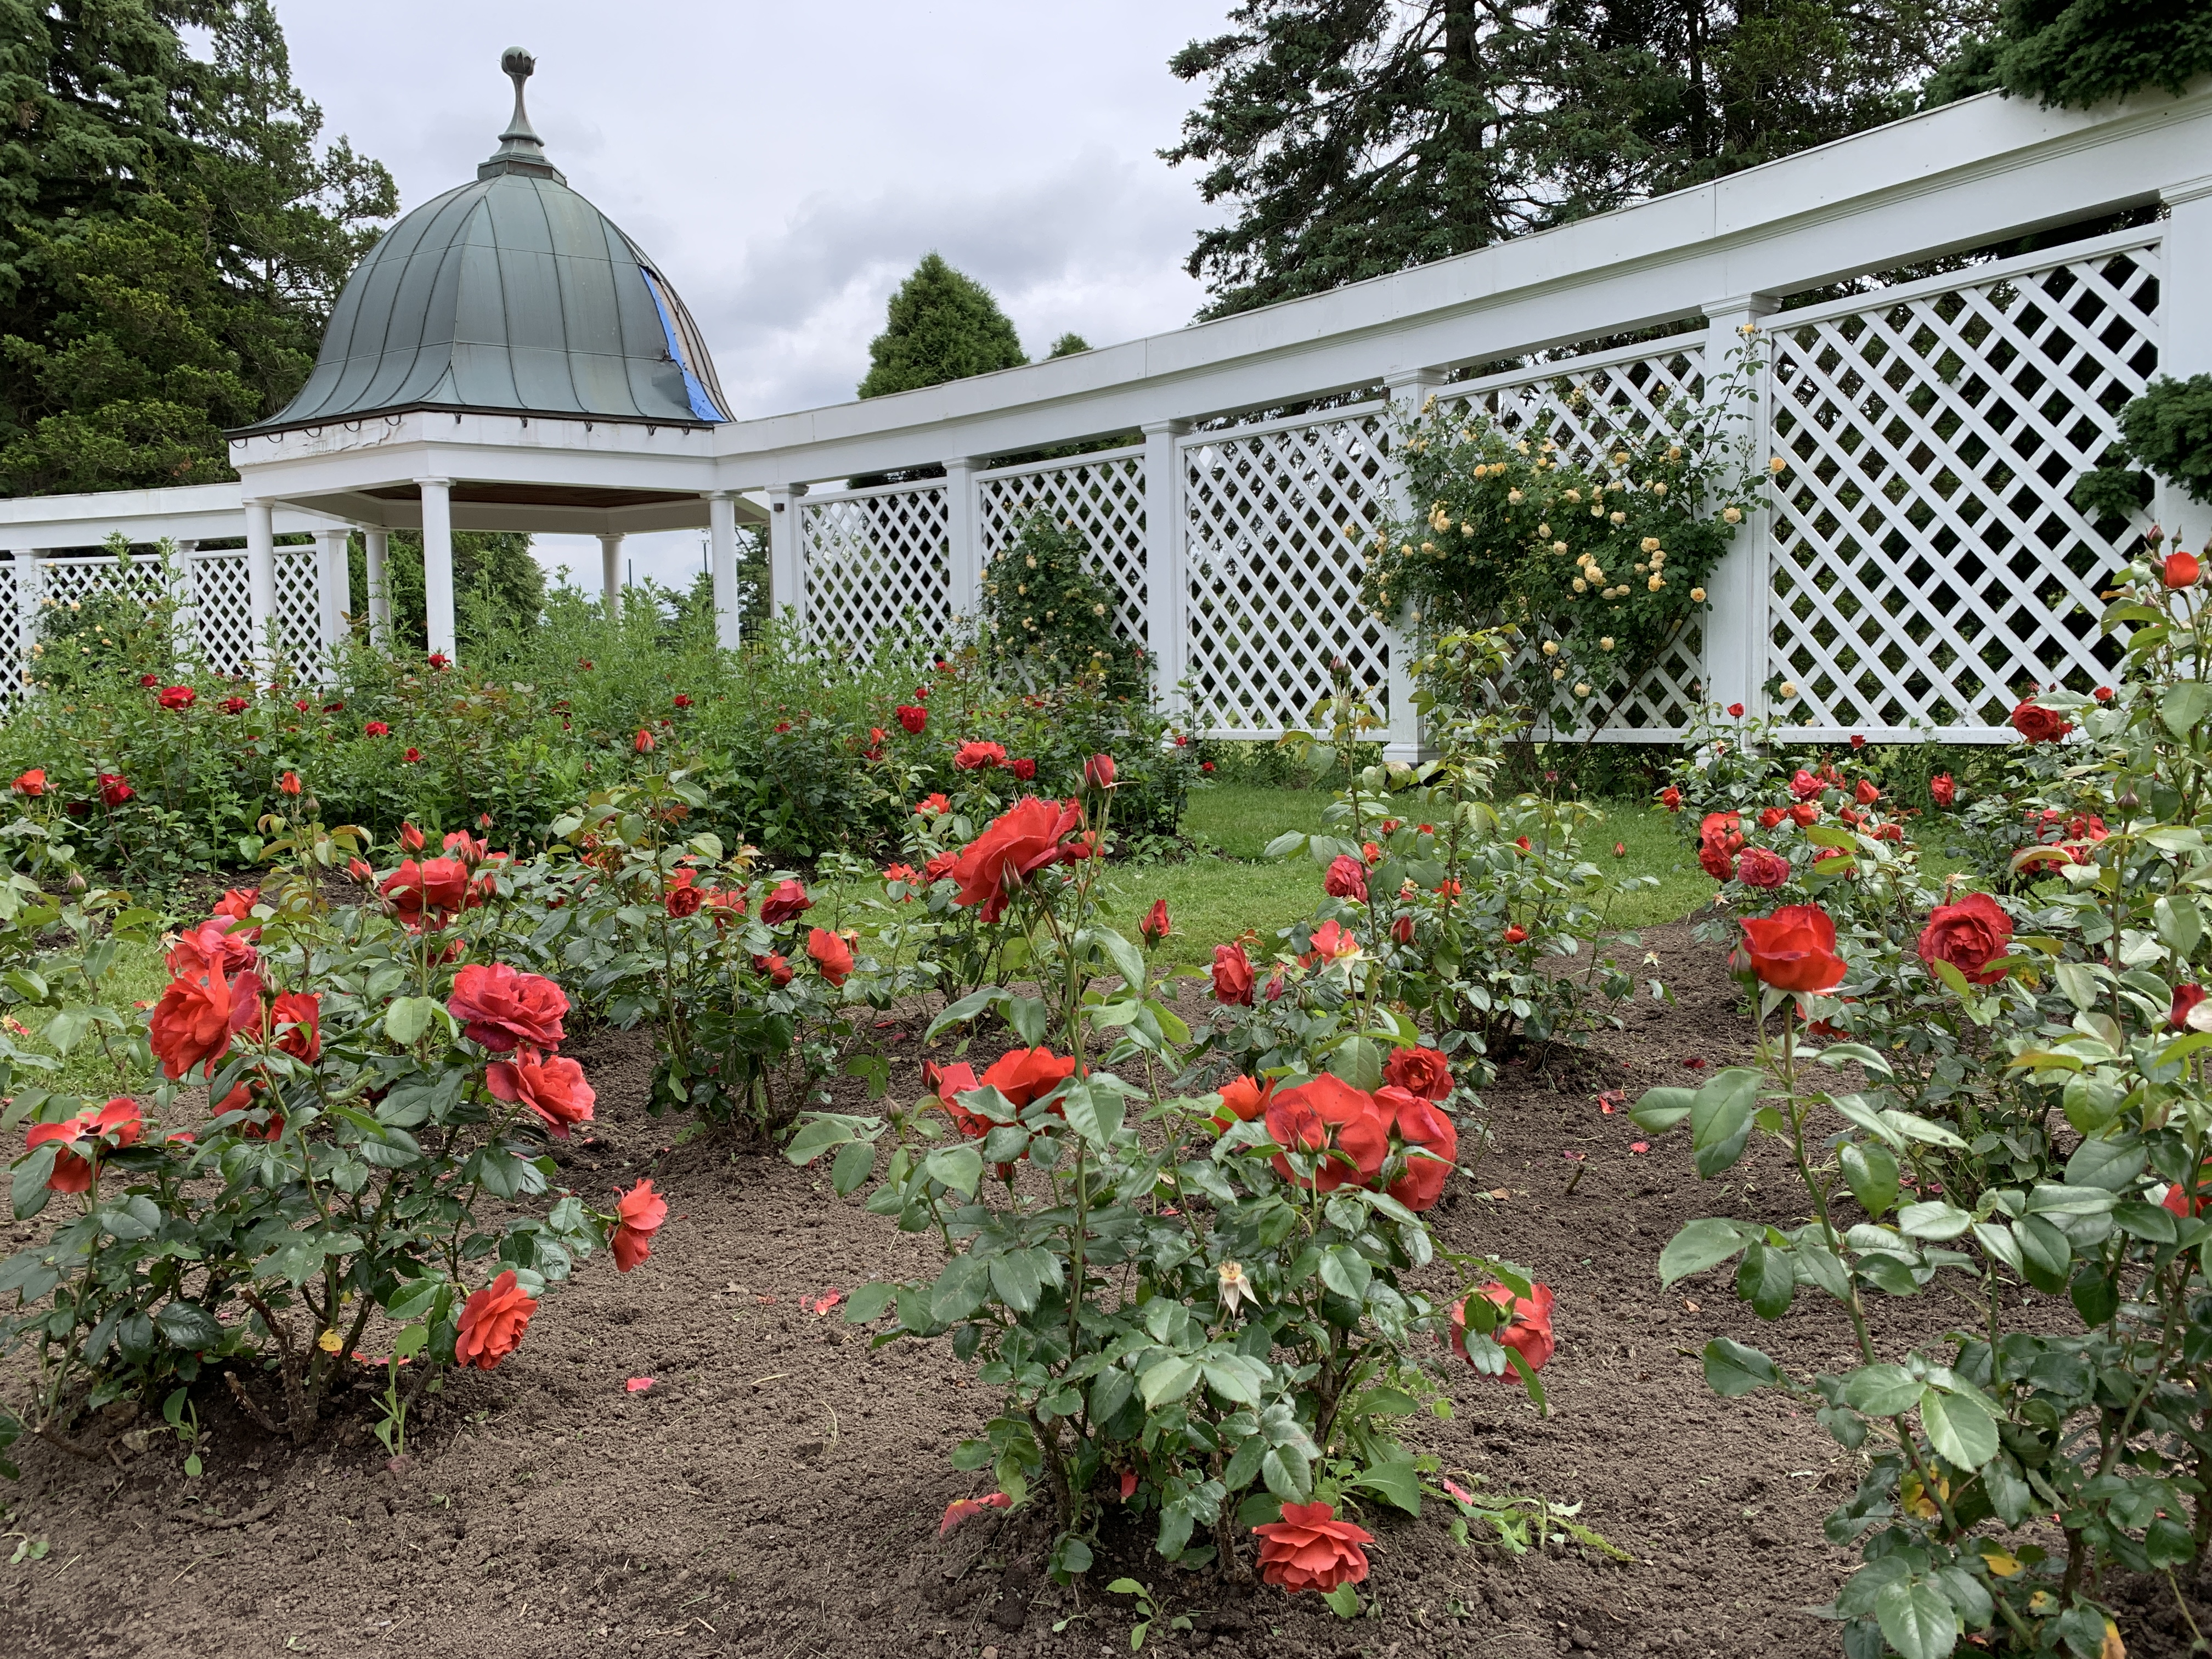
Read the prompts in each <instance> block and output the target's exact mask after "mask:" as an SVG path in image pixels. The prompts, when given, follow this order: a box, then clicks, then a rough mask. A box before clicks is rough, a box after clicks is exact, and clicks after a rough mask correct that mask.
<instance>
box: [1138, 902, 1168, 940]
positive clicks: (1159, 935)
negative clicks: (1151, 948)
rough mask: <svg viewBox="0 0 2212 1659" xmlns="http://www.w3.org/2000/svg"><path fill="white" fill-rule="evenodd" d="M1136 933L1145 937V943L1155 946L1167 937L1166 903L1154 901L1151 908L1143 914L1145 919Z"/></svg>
mask: <svg viewBox="0 0 2212 1659" xmlns="http://www.w3.org/2000/svg"><path fill="white" fill-rule="evenodd" d="M1137 931H1138V932H1139V933H1142V934H1143V935H1144V936H1145V943H1146V944H1147V945H1158V943H1159V942H1160V941H1161V940H1162V939H1165V938H1166V937H1167V936H1168V902H1167V901H1166V900H1165V899H1154V900H1153V901H1152V908H1151V909H1149V910H1147V911H1146V912H1145V919H1144V921H1142V922H1140V923H1139V924H1138V929H1137Z"/></svg>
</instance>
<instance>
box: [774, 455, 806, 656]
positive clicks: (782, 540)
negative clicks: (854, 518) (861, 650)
mask: <svg viewBox="0 0 2212 1659" xmlns="http://www.w3.org/2000/svg"><path fill="white" fill-rule="evenodd" d="M802 489H803V487H802ZM801 493H802V491H801V490H794V489H790V488H788V487H787V486H785V485H781V484H780V485H777V486H775V487H774V488H772V489H769V492H768V579H769V615H770V616H775V617H781V616H782V615H783V614H784V613H785V612H786V611H788V612H789V613H790V616H791V620H792V623H793V625H794V626H795V627H796V628H798V629H799V630H800V632H801V634H802V635H803V634H804V632H805V626H806V583H805V579H804V577H803V576H802V574H801V568H800V556H799V500H800V497H801Z"/></svg>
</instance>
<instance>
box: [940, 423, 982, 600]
mask: <svg viewBox="0 0 2212 1659" xmlns="http://www.w3.org/2000/svg"><path fill="white" fill-rule="evenodd" d="M982 516H983V515H982V502H981V498H980V497H979V496H978V495H977V494H976V489H975V461H974V460H973V459H969V458H965V457H963V458H961V459H955V460H950V461H947V462H945V605H947V607H948V608H949V609H950V610H951V613H952V625H953V627H954V628H956V629H957V628H959V627H961V626H962V625H963V624H964V623H972V622H973V621H974V620H975V618H976V617H978V616H980V615H981V612H982V608H983V525H982Z"/></svg>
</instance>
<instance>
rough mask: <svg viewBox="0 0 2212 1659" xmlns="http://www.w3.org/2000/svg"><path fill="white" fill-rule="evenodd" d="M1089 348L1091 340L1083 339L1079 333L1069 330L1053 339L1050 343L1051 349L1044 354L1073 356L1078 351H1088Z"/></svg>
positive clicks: (1048, 355) (1049, 355)
mask: <svg viewBox="0 0 2212 1659" xmlns="http://www.w3.org/2000/svg"><path fill="white" fill-rule="evenodd" d="M1090 349H1091V342H1090V341H1088V340H1086V339H1085V338H1084V337H1082V336H1081V335H1080V334H1078V333H1076V332H1074V331H1073V330H1071V331H1068V332H1067V333H1066V334H1063V335H1061V336H1060V337H1059V338H1058V339H1057V340H1054V342H1053V343H1052V349H1051V350H1050V351H1048V352H1047V353H1045V356H1047V357H1073V356H1075V354H1076V353H1077V352H1079V351H1088V350H1090Z"/></svg>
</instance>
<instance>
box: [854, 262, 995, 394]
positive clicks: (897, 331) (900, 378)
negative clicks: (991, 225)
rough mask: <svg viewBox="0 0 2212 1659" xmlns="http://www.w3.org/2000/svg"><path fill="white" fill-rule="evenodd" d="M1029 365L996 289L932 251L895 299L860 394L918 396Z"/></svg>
mask: <svg viewBox="0 0 2212 1659" xmlns="http://www.w3.org/2000/svg"><path fill="white" fill-rule="evenodd" d="M1026 362H1029V358H1028V356H1026V355H1024V352H1023V350H1022V342H1021V337H1020V336H1018V335H1017V334H1016V333H1015V332H1014V325H1013V324H1012V322H1010V321H1008V320H1007V318H1006V313H1005V312H1003V311H1001V310H1000V309H999V302H998V301H996V300H994V299H993V298H992V297H991V290H990V289H987V288H985V287H984V286H983V285H982V283H979V282H977V281H976V280H975V278H974V277H972V276H968V275H966V274H965V273H963V272H961V271H957V270H954V269H953V268H952V267H951V265H949V264H946V263H945V258H944V256H943V255H941V254H938V253H926V254H924V255H923V256H922V259H921V264H918V265H916V266H915V268H914V274H913V275H912V276H908V278H907V279H906V281H905V282H903V283H901V284H900V285H899V288H898V291H897V292H896V293H895V294H893V295H891V298H890V309H889V314H888V315H887V317H886V319H885V320H884V331H883V332H882V333H880V334H878V335H877V336H876V337H875V338H874V339H872V340H871V341H869V342H868V374H867V378H866V380H862V381H861V382H860V396H861V397H863V398H880V397H882V396H884V394H885V393H886V392H911V391H913V390H914V389H915V387H917V386H937V385H939V384H941V383H942V382H944V381H946V380H965V379H966V378H967V377H968V376H969V375H970V374H989V373H990V372H991V371H992V370H994V369H998V368H1020V367H1021V366H1022V365H1023V364H1024V363H1026Z"/></svg>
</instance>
